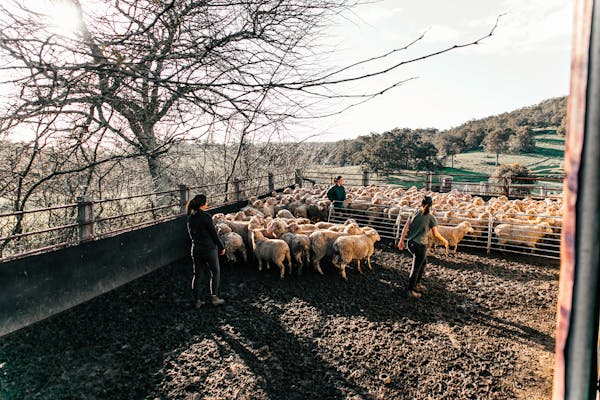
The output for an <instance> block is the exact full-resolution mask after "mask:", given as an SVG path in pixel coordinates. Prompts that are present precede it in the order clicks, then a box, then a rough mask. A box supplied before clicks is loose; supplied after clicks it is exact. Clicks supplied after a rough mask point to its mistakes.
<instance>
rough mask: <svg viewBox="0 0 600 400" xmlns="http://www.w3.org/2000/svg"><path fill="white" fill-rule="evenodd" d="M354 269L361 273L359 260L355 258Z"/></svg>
mask: <svg viewBox="0 0 600 400" xmlns="http://www.w3.org/2000/svg"><path fill="white" fill-rule="evenodd" d="M356 269H357V270H358V272H360V273H361V274H362V269H360V260H356Z"/></svg>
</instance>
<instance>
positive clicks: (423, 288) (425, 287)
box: [415, 282, 427, 293]
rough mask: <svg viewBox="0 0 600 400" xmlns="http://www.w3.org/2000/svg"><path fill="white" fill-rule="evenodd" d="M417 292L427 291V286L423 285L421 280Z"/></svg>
mask: <svg viewBox="0 0 600 400" xmlns="http://www.w3.org/2000/svg"><path fill="white" fill-rule="evenodd" d="M415 290H416V291H417V292H421V293H424V292H426V291H427V286H425V285H423V284H422V283H421V282H419V283H417V287H416V288H415Z"/></svg>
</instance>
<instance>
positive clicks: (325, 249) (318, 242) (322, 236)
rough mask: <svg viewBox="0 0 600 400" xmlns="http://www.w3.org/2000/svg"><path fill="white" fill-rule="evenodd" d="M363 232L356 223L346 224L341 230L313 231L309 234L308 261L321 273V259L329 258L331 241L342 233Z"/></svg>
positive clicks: (353, 233)
mask: <svg viewBox="0 0 600 400" xmlns="http://www.w3.org/2000/svg"><path fill="white" fill-rule="evenodd" d="M361 233H363V231H362V229H360V228H359V227H358V224H356V223H352V224H349V225H347V226H346V228H345V230H344V231H343V232H335V231H330V230H328V229H326V230H322V231H315V232H313V233H311V234H310V235H309V237H308V238H309V239H310V262H311V264H312V266H313V268H314V269H315V270H316V271H317V272H319V273H320V274H321V275H323V271H322V270H321V264H320V262H321V260H322V259H323V258H325V257H328V258H331V255H332V248H331V246H332V245H333V242H335V239H337V238H338V237H340V236H342V235H358V234H361Z"/></svg>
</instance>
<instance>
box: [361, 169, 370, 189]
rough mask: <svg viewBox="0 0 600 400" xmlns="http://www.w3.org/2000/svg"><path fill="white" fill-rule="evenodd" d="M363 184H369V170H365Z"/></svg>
mask: <svg viewBox="0 0 600 400" xmlns="http://www.w3.org/2000/svg"><path fill="white" fill-rule="evenodd" d="M362 185H363V186H369V171H363V176H362Z"/></svg>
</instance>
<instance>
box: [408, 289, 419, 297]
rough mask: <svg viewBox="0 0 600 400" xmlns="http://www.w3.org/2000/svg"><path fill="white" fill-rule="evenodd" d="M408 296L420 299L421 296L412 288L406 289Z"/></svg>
mask: <svg viewBox="0 0 600 400" xmlns="http://www.w3.org/2000/svg"><path fill="white" fill-rule="evenodd" d="M408 297H412V298H413V299H420V298H421V293H419V292H416V291H414V290H409V291H408Z"/></svg>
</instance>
